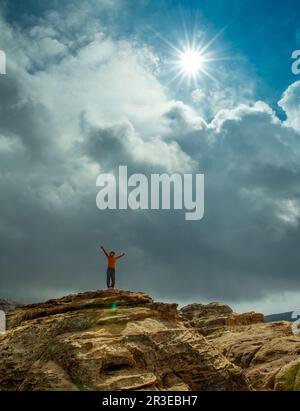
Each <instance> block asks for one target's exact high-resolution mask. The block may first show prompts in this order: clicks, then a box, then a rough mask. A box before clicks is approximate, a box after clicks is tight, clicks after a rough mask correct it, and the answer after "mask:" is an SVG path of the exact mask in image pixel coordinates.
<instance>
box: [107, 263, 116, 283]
mask: <svg viewBox="0 0 300 411" xmlns="http://www.w3.org/2000/svg"><path fill="white" fill-rule="evenodd" d="M115 274H116V271H115V269H114V268H111V267H107V271H106V283H107V288H112V287H114V286H115V281H116V275H115Z"/></svg>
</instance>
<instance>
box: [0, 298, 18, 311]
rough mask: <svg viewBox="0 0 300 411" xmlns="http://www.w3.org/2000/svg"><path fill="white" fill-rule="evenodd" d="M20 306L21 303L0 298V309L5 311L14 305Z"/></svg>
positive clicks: (14, 306)
mask: <svg viewBox="0 0 300 411" xmlns="http://www.w3.org/2000/svg"><path fill="white" fill-rule="evenodd" d="M21 306H22V304H19V303H17V302H16V301H12V300H7V299H2V298H0V310H3V311H5V312H7V311H9V310H13V309H14V308H16V307H21Z"/></svg>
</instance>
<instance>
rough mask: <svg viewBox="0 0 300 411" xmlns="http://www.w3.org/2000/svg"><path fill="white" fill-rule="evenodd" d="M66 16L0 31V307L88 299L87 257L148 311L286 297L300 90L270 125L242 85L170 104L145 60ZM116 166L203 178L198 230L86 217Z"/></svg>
mask: <svg viewBox="0 0 300 411" xmlns="http://www.w3.org/2000/svg"><path fill="white" fill-rule="evenodd" d="M110 7H119V5H118V4H117V3H114V5H113V3H112V2H107V8H108V9H109V8H110ZM107 8H106V10H107ZM79 11H80V10H78V11H77V12H76V13H74V14H70V15H69V17H68V18H67V16H66V14H65V12H61V13H59V12H55V13H54V12H51V13H49V14H47V15H46V16H45V17H44V18H43V19H42V18H40V19H39V21H37V22H36V23H35V24H31V25H30V26H29V28H21V27H18V26H16V25H15V26H11V25H10V24H8V23H7V22H5V21H4V20H2V21H1V26H2V27H5V36H4V37H3V39H2V41H1V44H0V46H1V47H2V48H3V49H5V50H7V55H8V67H7V72H8V74H7V75H6V76H2V77H1V78H0V95H1V100H0V171H1V173H0V189H1V204H0V211H1V213H0V250H1V259H0V273H1V276H0V281H1V285H0V289H1V294H3V296H13V297H14V298H17V299H25V300H26V299H27V300H30V299H41V298H46V297H50V296H56V295H59V294H64V293H66V292H72V291H78V290H83V289H91V288H92V289H93V288H101V287H103V285H104V270H105V261H104V259H103V257H102V256H101V254H100V252H99V250H98V247H99V245H100V244H104V245H106V246H107V247H108V248H114V249H116V250H120V251H122V250H123V249H124V250H125V251H126V252H127V256H126V258H125V259H124V260H122V262H120V269H119V273H118V284H119V287H120V288H126V289H141V290H144V291H147V292H149V293H151V294H152V295H154V296H155V297H156V298H160V299H166V300H177V301H180V302H191V301H195V300H197V301H208V300H212V299H213V300H222V301H232V302H234V303H235V304H238V303H243V304H245V303H246V302H247V301H251V300H253V301H258V300H259V299H266V298H268V296H270V295H277V294H278V293H280V292H282V291H285V292H287V293H288V292H290V291H292V290H294V289H295V288H296V287H299V286H300V277H299V273H298V267H299V265H300V257H299V251H298V248H299V241H300V229H299V219H300V202H299V197H300V186H299V179H300V144H299V143H300V123H299V118H300V117H299V114H300V113H299V111H300V110H299V101H300V100H299V98H300V82H297V83H294V84H292V85H291V86H290V87H289V88H288V89H287V90H286V92H285V93H284V94H283V96H282V99H281V101H280V102H279V104H280V106H281V108H282V109H283V110H284V111H285V113H286V116H287V118H286V119H285V120H281V119H279V118H278V117H277V115H276V113H275V112H274V111H273V110H272V108H271V107H270V106H269V105H268V104H267V103H265V102H261V101H258V102H256V101H254V100H253V95H252V85H250V83H249V86H248V89H247V90H244V92H243V93H242V92H239V91H238V90H237V89H233V88H232V87H231V86H230V85H227V86H226V88H224V90H223V92H222V91H221V90H220V88H217V89H215V91H214V92H213V91H211V94H207V93H206V91H205V90H204V89H197V90H196V91H194V93H193V100H194V102H195V104H194V105H193V106H192V105H188V104H185V103H184V102H182V101H175V100H173V99H172V98H170V96H169V91H168V89H167V88H166V87H165V86H163V84H162V83H161V82H160V81H159V76H158V72H159V64H160V63H159V59H158V58H157V56H156V55H155V53H154V51H153V50H151V49H150V48H148V47H147V46H146V45H142V44H139V43H138V42H136V41H135V40H133V39H120V38H114V36H113V35H112V34H111V33H110V32H109V31H110V30H107V27H106V26H105V23H103V25H102V26H101V27H100V28H99V26H97V25H96V23H95V22H94V20H91V21H92V24H91V25H90V26H89V27H90V28H89V30H88V31H84V30H82V21H83V20H84V18H85V17H86V15H84V16H83V18H82V19H80V18H79ZM86 13H87V11H86ZM88 15H90V14H88ZM63 21H64V22H65V23H66V24H65V25H64V26H62V22H63ZM107 21H109V16H107V20H106V22H107ZM83 33H85V34H83ZM71 34H72V35H71ZM227 98H228V99H229V100H230V102H229V103H228V104H227V105H226V104H225V102H226V100H227ZM207 99H208V100H209V102H210V103H209V106H208V104H207V101H208V100H207ZM225 107H226V108H225ZM204 117H205V118H204ZM120 164H125V165H128V169H129V172H142V173H145V174H147V175H148V174H149V173H151V172H155V173H157V172H176V171H177V172H191V171H193V172H199V173H200V172H201V173H202V172H203V173H204V174H205V218H204V220H202V221H198V222H187V221H185V220H184V213H183V212H181V211H176V212H167V211H105V212H104V211H102V212H101V211H99V210H98V209H97V208H96V194H97V188H96V177H97V175H98V174H99V173H100V172H102V171H105V172H107V171H110V172H116V171H117V167H118V166H119V165H120Z"/></svg>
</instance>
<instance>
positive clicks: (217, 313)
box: [181, 302, 264, 335]
mask: <svg viewBox="0 0 300 411" xmlns="http://www.w3.org/2000/svg"><path fill="white" fill-rule="evenodd" d="M181 313H182V314H183V316H184V318H185V319H186V320H187V321H188V322H189V324H190V325H191V326H193V327H195V328H198V331H199V332H200V333H201V334H203V335H209V334H212V333H215V332H217V331H218V330H219V331H221V332H223V329H224V327H226V326H237V325H249V324H256V323H260V322H263V321H264V316H263V314H260V313H255V312H249V313H244V314H236V313H234V312H233V311H232V309H231V308H230V307H229V306H228V305H225V304H220V303H218V302H212V303H210V304H207V305H205V304H190V305H187V306H185V307H183V308H181Z"/></svg>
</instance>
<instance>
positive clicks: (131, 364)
mask: <svg viewBox="0 0 300 411" xmlns="http://www.w3.org/2000/svg"><path fill="white" fill-rule="evenodd" d="M7 324H8V331H7V332H6V334H3V335H0V390H21V391H24V390H247V389H250V387H249V385H248V383H247V379H246V378H245V376H244V373H243V371H242V369H241V368H240V367H239V366H237V365H234V364H233V363H232V362H230V361H229V360H228V359H227V358H226V357H225V356H224V355H223V354H221V353H220V350H223V347H221V348H219V349H216V348H215V346H214V345H213V344H212V343H209V342H208V341H207V340H206V338H205V337H204V336H203V335H201V334H200V333H199V332H198V330H196V329H194V328H193V327H191V325H190V324H189V323H187V322H186V321H185V320H184V318H183V316H182V315H181V314H180V313H179V311H178V310H177V305H176V304H163V303H157V302H154V301H153V300H152V299H151V298H150V297H149V296H148V295H146V294H144V293H137V292H126V291H120V292H118V291H95V292H86V293H81V294H77V295H70V296H67V297H63V298H60V299H56V300H50V301H47V302H45V303H41V304H31V305H27V306H23V307H20V308H16V309H15V310H13V311H10V312H9V313H8V315H7ZM223 351H224V350H223ZM293 372H294V371H293Z"/></svg>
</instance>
